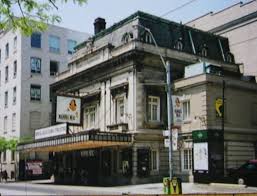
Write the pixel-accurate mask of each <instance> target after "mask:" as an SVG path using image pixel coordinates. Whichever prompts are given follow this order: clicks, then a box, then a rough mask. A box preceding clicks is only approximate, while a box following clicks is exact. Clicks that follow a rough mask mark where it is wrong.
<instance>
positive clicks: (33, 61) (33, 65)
mask: <svg viewBox="0 0 257 196" xmlns="http://www.w3.org/2000/svg"><path fill="white" fill-rule="evenodd" d="M30 70H31V73H41V59H40V58H37V57H30Z"/></svg>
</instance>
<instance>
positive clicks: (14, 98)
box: [12, 87, 17, 105]
mask: <svg viewBox="0 0 257 196" xmlns="http://www.w3.org/2000/svg"><path fill="white" fill-rule="evenodd" d="M16 91H17V90H16V87H14V88H13V100H12V104H13V105H15V104H16V97H17V92H16Z"/></svg>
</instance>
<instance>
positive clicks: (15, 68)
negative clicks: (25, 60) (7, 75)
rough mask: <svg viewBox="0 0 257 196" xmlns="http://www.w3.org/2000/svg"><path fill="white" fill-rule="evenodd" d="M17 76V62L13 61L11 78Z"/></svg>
mask: <svg viewBox="0 0 257 196" xmlns="http://www.w3.org/2000/svg"><path fill="white" fill-rule="evenodd" d="M16 76H17V61H16V60H15V61H14V62H13V78H16Z"/></svg>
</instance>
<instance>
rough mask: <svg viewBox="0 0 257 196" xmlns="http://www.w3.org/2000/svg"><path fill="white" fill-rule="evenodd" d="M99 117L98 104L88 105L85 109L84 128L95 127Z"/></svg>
mask: <svg viewBox="0 0 257 196" xmlns="http://www.w3.org/2000/svg"><path fill="white" fill-rule="evenodd" d="M96 117H97V106H96V105H92V106H88V107H86V108H85V110H84V128H85V129H93V128H96V127H95V126H96V119H97V118H96Z"/></svg>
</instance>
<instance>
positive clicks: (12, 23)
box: [0, 0, 87, 35]
mask: <svg viewBox="0 0 257 196" xmlns="http://www.w3.org/2000/svg"><path fill="white" fill-rule="evenodd" d="M70 1H71V0H70ZM59 2H60V3H67V2H68V0H0V29H3V30H9V29H14V30H17V29H18V30H21V32H22V33H23V34H25V35H30V34H31V33H32V32H33V31H44V30H46V28H47V24H49V23H55V22H60V21H61V18H60V16H58V15H56V14H52V13H53V12H52V11H54V10H58V6H57V4H58V3H59ZM72 2H73V3H74V4H78V5H83V4H85V3H86V2H87V0H72ZM16 16H18V17H16Z"/></svg>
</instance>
